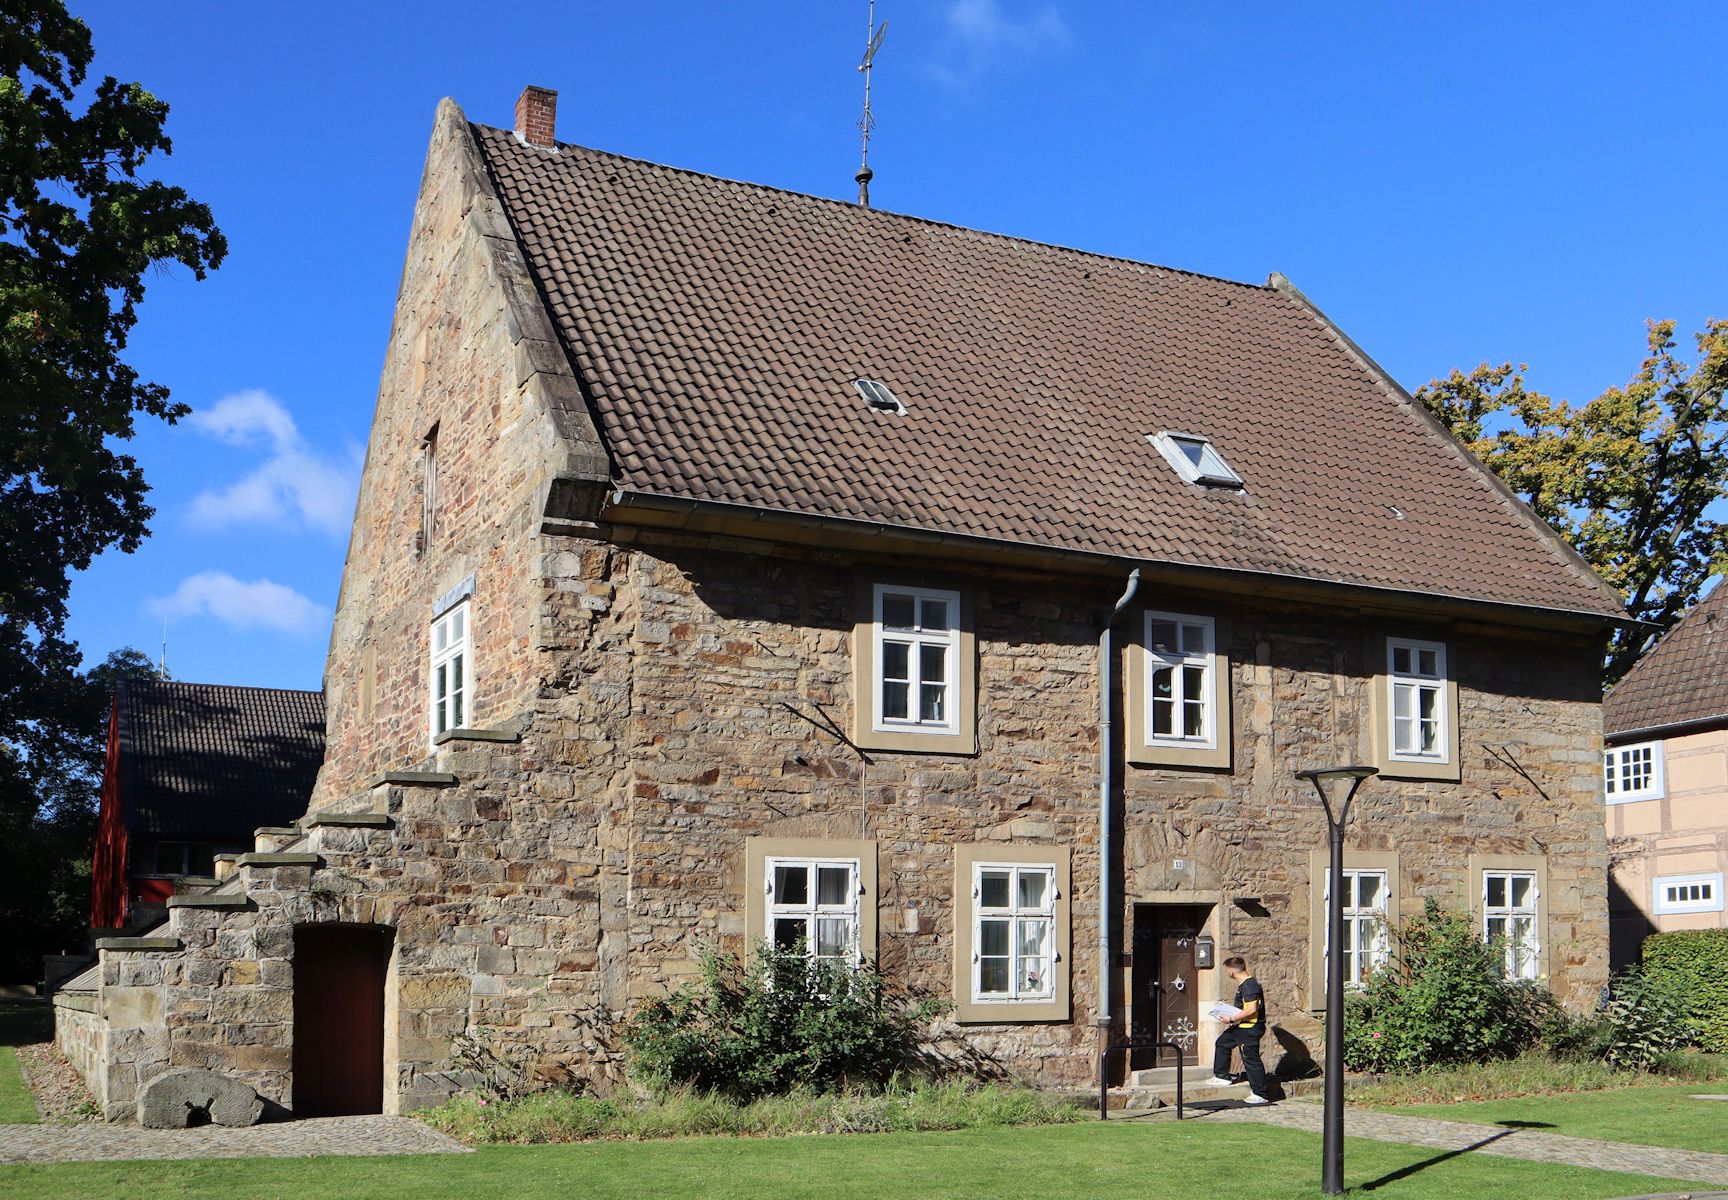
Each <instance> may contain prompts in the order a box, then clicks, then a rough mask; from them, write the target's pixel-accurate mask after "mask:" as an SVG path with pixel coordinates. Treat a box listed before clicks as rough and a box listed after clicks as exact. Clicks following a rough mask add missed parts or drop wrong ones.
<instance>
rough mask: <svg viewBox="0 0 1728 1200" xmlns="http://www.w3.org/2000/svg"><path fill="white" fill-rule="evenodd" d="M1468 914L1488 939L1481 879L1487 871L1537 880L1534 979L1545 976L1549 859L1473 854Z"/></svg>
mask: <svg viewBox="0 0 1728 1200" xmlns="http://www.w3.org/2000/svg"><path fill="white" fill-rule="evenodd" d="M1469 869H1470V913H1471V916H1472V917H1473V918H1474V919H1475V921H1476V932H1477V933H1479V934H1481V935H1482V936H1483V937H1487V926H1486V920H1487V918H1486V915H1485V913H1484V912H1483V898H1482V888H1483V884H1482V876H1483V873H1484V872H1487V871H1514V872H1528V873H1529V874H1532V875H1534V876H1535V877H1536V978H1537V979H1546V978H1547V977H1548V961H1549V960H1548V860H1547V859H1546V858H1545V857H1543V856H1542V855H1540V854H1472V855H1471V856H1470V858H1469Z"/></svg>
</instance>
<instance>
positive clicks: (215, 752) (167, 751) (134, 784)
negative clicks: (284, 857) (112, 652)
mask: <svg viewBox="0 0 1728 1200" xmlns="http://www.w3.org/2000/svg"><path fill="white" fill-rule="evenodd" d="M115 703H116V705H117V707H118V712H119V717H120V764H121V773H120V787H121V791H122V799H123V802H124V811H125V813H126V823H127V827H128V828H129V829H131V830H133V831H134V832H141V833H148V834H159V835H163V836H168V837H187V836H190V835H193V834H196V836H198V837H200V838H204V839H208V840H230V839H239V840H243V841H246V842H250V841H251V839H252V831H253V830H254V829H257V828H258V827H260V826H270V825H285V824H287V823H288V822H289V821H292V820H294V819H295V818H297V817H299V816H300V815H301V814H303V813H304V812H305V811H306V802H307V800H308V799H309V798H310V797H311V795H312V785H313V783H314V782H315V781H316V780H317V777H318V765H319V763H321V762H322V761H323V758H324V693H322V692H302V691H288V690H283V689H277V688H250V687H229V686H226V685H222V684H210V683H179V682H175V681H169V680H156V679H126V680H122V681H121V682H120V684H119V687H118V689H117V690H116V693H115Z"/></svg>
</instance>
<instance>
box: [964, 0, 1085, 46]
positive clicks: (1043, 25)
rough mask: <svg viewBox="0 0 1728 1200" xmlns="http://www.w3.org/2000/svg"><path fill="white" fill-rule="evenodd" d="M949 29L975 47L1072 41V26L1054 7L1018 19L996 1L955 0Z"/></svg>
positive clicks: (1043, 8) (1041, 44)
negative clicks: (1070, 37)
mask: <svg viewBox="0 0 1728 1200" xmlns="http://www.w3.org/2000/svg"><path fill="white" fill-rule="evenodd" d="M948 28H949V29H950V30H952V31H953V32H954V34H955V35H956V36H957V37H959V38H960V40H961V41H963V42H965V43H966V44H967V45H969V46H971V47H972V48H973V49H974V50H976V51H980V52H985V51H993V50H998V49H1008V50H1041V49H1045V48H1048V47H1050V46H1052V45H1060V44H1061V43H1063V42H1066V41H1067V40H1068V26H1067V25H1065V24H1063V22H1062V15H1061V14H1060V13H1058V12H1057V11H1056V9H1055V8H1054V7H1053V6H1050V5H1045V6H1044V7H1042V8H1040V9H1039V10H1038V11H1037V12H1035V13H1030V14H1028V15H1027V16H1026V17H1024V18H1023V19H1019V20H1016V19H1015V18H1013V17H1011V16H1009V15H1008V14H1007V13H1005V12H1003V11H1002V7H1001V5H999V4H998V3H997V2H996V0H954V3H953V4H951V5H950V6H949V8H948Z"/></svg>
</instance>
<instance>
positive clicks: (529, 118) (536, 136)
mask: <svg viewBox="0 0 1728 1200" xmlns="http://www.w3.org/2000/svg"><path fill="white" fill-rule="evenodd" d="M557 127H558V93H557V92H555V91H553V90H552V89H551V88H543V87H534V86H533V85H532V84H530V85H529V86H528V87H525V88H523V89H522V95H521V96H520V97H519V98H518V99H517V101H516V136H517V137H519V138H521V139H522V140H523V141H525V142H527V143H528V144H529V145H530V146H546V147H548V148H550V147H554V146H556V145H557V144H558V143H557V140H556V138H555V137H554V136H553V135H554V132H555V131H556V129H557Z"/></svg>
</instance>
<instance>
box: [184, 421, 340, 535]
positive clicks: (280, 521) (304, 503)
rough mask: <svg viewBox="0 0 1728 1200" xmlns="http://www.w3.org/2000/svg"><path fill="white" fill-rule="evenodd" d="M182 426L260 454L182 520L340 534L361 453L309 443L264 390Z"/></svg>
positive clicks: (198, 498) (195, 502) (202, 496)
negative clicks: (325, 449)
mask: <svg viewBox="0 0 1728 1200" xmlns="http://www.w3.org/2000/svg"><path fill="white" fill-rule="evenodd" d="M187 424H189V425H191V426H192V428H193V429H195V430H197V431H198V432H199V433H202V434H204V435H205V436H207V437H211V438H214V439H216V440H217V441H219V442H224V443H226V444H227V445H230V446H254V445H260V444H262V445H263V446H264V448H265V449H266V451H267V456H266V458H265V459H264V461H263V462H262V463H260V464H259V465H258V466H257V467H256V468H254V469H253V470H252V471H251V472H250V473H248V474H247V475H245V476H244V477H242V478H241V479H239V480H237V481H235V482H234V483H232V484H229V485H228V486H227V487H225V488H218V489H215V490H211V491H204V492H200V493H198V495H197V496H195V497H193V499H192V505H191V508H190V510H189V512H188V517H189V519H190V520H191V522H192V523H193V524H194V525H197V526H199V527H201V528H205V529H223V528H227V527H229V526H232V525H242V524H270V525H292V524H294V523H296V522H299V523H302V524H305V525H307V526H310V527H311V528H313V529H317V530H321V531H323V532H325V533H329V534H333V535H336V536H341V535H342V534H344V533H346V532H347V531H348V525H349V522H350V521H351V520H352V518H353V516H354V492H355V489H356V488H357V487H358V486H359V479H360V453H359V449H358V448H357V447H349V448H348V451H347V453H346V454H345V455H332V454H326V453H324V452H322V451H320V450H318V449H317V448H315V447H313V446H311V445H309V444H308V443H307V441H306V439H305V438H304V437H302V436H301V434H300V430H299V429H298V428H297V427H296V426H295V424H294V418H293V417H292V416H290V415H289V413H288V410H287V409H286V408H285V407H283V405H282V402H281V401H279V400H277V399H276V398H275V397H274V396H272V395H271V394H270V393H269V392H265V391H260V390H258V389H256V388H251V389H248V390H246V391H242V392H235V393H233V394H232V395H228V396H224V397H222V399H220V400H218V401H217V402H216V403H215V405H213V406H212V407H211V408H209V409H204V410H200V411H198V412H194V413H193V414H192V415H191V416H190V417H189V418H187Z"/></svg>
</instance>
